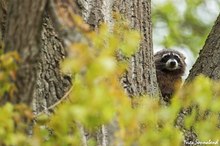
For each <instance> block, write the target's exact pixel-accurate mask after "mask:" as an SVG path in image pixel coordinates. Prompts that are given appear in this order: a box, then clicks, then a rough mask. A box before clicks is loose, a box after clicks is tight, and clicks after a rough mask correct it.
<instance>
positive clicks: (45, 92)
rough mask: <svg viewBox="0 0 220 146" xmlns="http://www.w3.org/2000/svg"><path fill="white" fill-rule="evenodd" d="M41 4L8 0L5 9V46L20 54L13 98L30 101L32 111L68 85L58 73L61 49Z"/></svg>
mask: <svg viewBox="0 0 220 146" xmlns="http://www.w3.org/2000/svg"><path fill="white" fill-rule="evenodd" d="M1 2H3V1H1ZM45 6H46V1H44V0H43V1H30V0H28V1H25V2H19V1H18V0H12V1H10V5H9V8H8V10H7V11H8V14H9V15H8V17H7V21H8V22H7V31H6V33H5V36H6V41H5V42H6V43H5V44H6V47H5V50H6V51H11V50H15V51H17V52H18V53H19V55H20V57H21V59H20V62H19V64H18V67H19V70H18V72H17V80H16V87H17V93H16V95H15V96H16V98H13V102H14V103H27V104H28V105H32V108H33V110H34V112H35V113H39V112H41V111H42V110H45V109H47V108H48V107H50V106H51V105H53V104H54V103H55V102H57V101H59V100H60V99H61V98H62V96H63V95H64V94H65V93H66V91H67V90H68V89H69V88H70V85H71V83H70V77H68V76H64V75H62V74H61V73H60V68H59V63H60V61H61V60H62V59H63V58H64V56H65V50H64V48H63V45H62V42H61V41H60V39H59V38H58V35H57V34H56V33H55V32H54V28H53V26H52V24H51V21H50V18H49V17H48V16H47V14H46V12H45ZM7 11H6V10H5V12H7ZM3 30H4V29H3ZM6 101H10V98H7V99H5V102H6Z"/></svg>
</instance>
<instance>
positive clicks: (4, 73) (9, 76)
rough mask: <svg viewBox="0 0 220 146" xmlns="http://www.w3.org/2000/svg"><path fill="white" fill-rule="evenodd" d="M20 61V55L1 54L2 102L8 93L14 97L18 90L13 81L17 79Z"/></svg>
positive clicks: (0, 94)
mask: <svg viewBox="0 0 220 146" xmlns="http://www.w3.org/2000/svg"><path fill="white" fill-rule="evenodd" d="M18 61H19V55H18V54H17V52H8V53H6V54H3V52H0V87H1V90H0V100H1V97H2V96H3V95H4V94H5V93H6V91H7V93H9V94H10V95H12V94H13V92H14V91H15V90H16V88H15V85H14V83H13V81H14V80H15V78H16V69H17V62H18Z"/></svg>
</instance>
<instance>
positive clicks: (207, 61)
mask: <svg viewBox="0 0 220 146" xmlns="http://www.w3.org/2000/svg"><path fill="white" fill-rule="evenodd" d="M219 64H220V15H219V16H218V18H217V20H216V22H215V25H214V26H213V28H212V30H211V32H210V34H209V36H208V38H207V40H206V42H205V45H204V47H203V49H202V50H201V51H200V53H199V57H198V59H197V60H196V62H195V64H194V65H193V67H192V69H191V70H190V74H189V76H188V78H187V80H186V81H187V82H188V81H191V80H192V79H193V78H195V77H196V76H197V75H199V74H204V75H205V76H207V77H209V78H211V79H214V80H218V79H220V65H219Z"/></svg>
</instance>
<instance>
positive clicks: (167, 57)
mask: <svg viewBox="0 0 220 146" xmlns="http://www.w3.org/2000/svg"><path fill="white" fill-rule="evenodd" d="M169 59H170V55H165V56H163V58H162V59H161V62H164V63H166V62H167V61H168V60H169Z"/></svg>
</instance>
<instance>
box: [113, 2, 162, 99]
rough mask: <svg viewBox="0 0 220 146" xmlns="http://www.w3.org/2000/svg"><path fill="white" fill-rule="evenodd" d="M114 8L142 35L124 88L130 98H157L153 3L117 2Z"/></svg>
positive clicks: (125, 79)
mask: <svg viewBox="0 0 220 146" xmlns="http://www.w3.org/2000/svg"><path fill="white" fill-rule="evenodd" d="M114 7H115V9H116V11H117V12H120V13H122V14H123V15H124V16H125V17H126V18H127V19H128V20H129V22H130V25H131V28H132V29H135V30H138V31H139V32H140V34H141V43H140V48H139V50H138V52H137V53H136V54H135V55H134V56H133V57H132V58H131V63H130V66H129V70H128V72H127V74H126V75H125V76H124V77H123V83H124V87H126V91H127V92H128V93H129V95H130V96H140V95H146V94H147V95H149V96H151V97H157V96H158V95H159V94H158V93H159V88H158V85H157V79H156V70H155V65H154V60H153V44H152V22H151V1H150V0H137V1H129V0H127V1H115V3H114Z"/></svg>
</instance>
